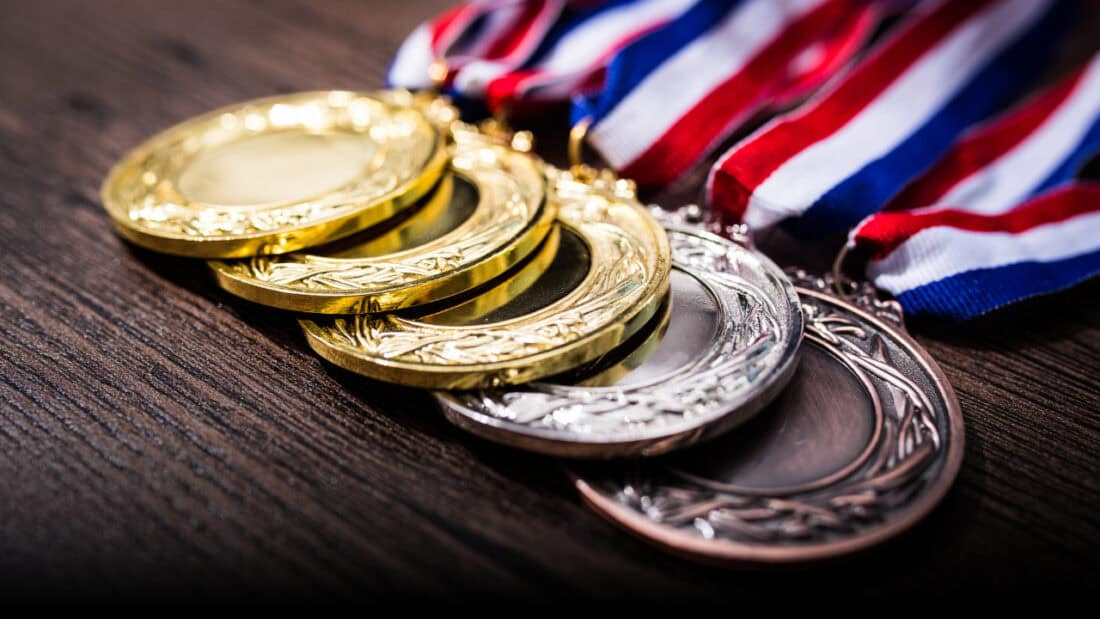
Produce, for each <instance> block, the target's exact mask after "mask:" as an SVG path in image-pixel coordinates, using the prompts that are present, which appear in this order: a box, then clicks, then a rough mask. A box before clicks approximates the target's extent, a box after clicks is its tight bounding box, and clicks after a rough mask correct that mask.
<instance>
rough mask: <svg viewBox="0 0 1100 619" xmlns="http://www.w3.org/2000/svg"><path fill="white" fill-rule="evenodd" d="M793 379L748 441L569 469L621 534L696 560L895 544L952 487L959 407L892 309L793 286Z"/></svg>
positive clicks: (733, 438) (822, 287)
mask: <svg viewBox="0 0 1100 619" xmlns="http://www.w3.org/2000/svg"><path fill="white" fill-rule="evenodd" d="M794 280H795V282H796V283H797V284H798V285H799V287H798V294H799V297H800V298H801V302H802V307H803V312H804V315H805V325H806V337H805V340H804V342H805V343H804V345H803V347H802V348H803V350H802V354H801V362H800V365H799V369H798V371H797V372H796V373H795V376H794V378H793V379H792V380H791V382H790V384H789V386H788V387H787V389H786V390H785V391H783V393H782V394H781V395H780V396H779V397H778V398H777V399H776V401H775V403H774V404H772V406H771V407H770V408H769V409H768V410H766V411H764V412H763V413H762V414H761V415H760V416H759V417H758V418H757V419H756V420H754V421H753V422H752V423H750V424H748V425H747V426H746V427H744V428H741V429H739V430H736V431H734V432H730V433H728V434H726V435H723V436H722V437H720V438H717V439H715V440H713V441H711V442H710V443H708V444H706V445H702V446H699V447H696V448H694V449H691V450H687V451H684V452H681V453H679V454H677V455H675V456H671V457H668V458H662V459H660V460H646V461H641V462H628V463H624V464H621V465H611V464H603V465H600V466H598V467H597V466H576V467H573V468H572V472H573V478H574V482H575V484H576V486H577V489H578V490H579V491H580V493H581V495H582V496H583V497H584V498H585V500H586V501H587V502H588V503H589V504H590V505H591V506H592V507H593V508H595V509H596V510H597V511H599V512H600V513H601V514H603V515H605V516H607V517H608V519H609V520H611V521H612V522H614V523H616V524H618V525H620V526H622V527H624V528H626V529H627V530H629V531H630V532H631V533H634V534H636V535H639V536H641V537H642V538H644V539H646V540H648V541H650V542H653V543H656V544H658V545H660V546H663V547H665V548H668V549H669V550H673V551H675V552H676V553H677V554H687V555H691V556H695V557H699V558H706V559H707V560H711V561H713V560H718V561H728V562H739V563H744V562H752V563H790V562H795V561H807V560H812V559H823V558H826V557H831V556H835V555H840V554H846V553H850V552H853V551H855V550H858V549H861V548H865V547H867V546H870V545H872V544H876V543H879V542H881V541H883V540H885V539H888V538H890V537H893V536H895V535H897V534H898V533H901V532H902V531H904V530H905V529H907V528H909V527H910V526H912V525H913V524H915V523H916V522H917V521H918V520H920V519H921V518H922V517H923V516H925V515H926V514H927V513H928V512H929V511H930V510H931V509H932V507H934V506H935V505H936V503H938V502H939V500H940V499H942V498H943V496H944V494H946V492H947V490H948V488H949V487H950V486H951V483H952V482H953V480H954V478H955V476H956V474H957V473H958V470H959V466H960V464H961V462H962V456H963V420H962V414H961V412H960V411H959V404H958V400H957V399H956V398H955V394H954V392H953V391H952V389H951V386H950V384H949V383H948V382H947V380H946V379H945V378H944V376H943V373H942V372H941V371H940V369H939V367H938V366H937V365H936V363H935V362H934V361H933V360H932V359H931V358H930V357H929V356H928V354H927V353H925V352H924V351H923V350H922V349H921V348H920V346H919V345H918V344H917V343H916V342H914V341H913V340H912V339H911V338H909V336H908V335H906V334H905V332H904V329H903V328H902V327H901V314H900V310H899V308H898V306H897V305H896V304H893V303H883V302H881V301H879V300H878V299H877V297H876V296H875V295H874V293H873V290H872V289H870V288H869V287H868V288H862V289H860V290H859V292H858V293H857V294H856V295H855V296H853V297H851V298H848V299H840V298H838V297H836V296H835V293H833V292H832V287H833V282H832V281H831V279H823V278H818V277H811V276H807V275H806V274H804V273H795V274H794Z"/></svg>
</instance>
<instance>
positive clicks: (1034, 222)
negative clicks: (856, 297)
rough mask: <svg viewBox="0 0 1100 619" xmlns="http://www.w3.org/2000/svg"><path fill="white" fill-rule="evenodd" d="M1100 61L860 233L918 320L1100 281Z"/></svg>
mask: <svg viewBox="0 0 1100 619" xmlns="http://www.w3.org/2000/svg"><path fill="white" fill-rule="evenodd" d="M1097 154H1100V55H1098V56H1097V57H1095V58H1094V59H1093V60H1092V62H1091V63H1089V65H1088V66H1086V67H1085V68H1083V69H1081V70H1079V71H1077V72H1076V73H1074V74H1073V75H1071V76H1070V77H1068V78H1067V79H1065V80H1064V81H1062V82H1060V83H1058V84H1056V85H1054V86H1052V87H1050V88H1048V89H1047V90H1045V91H1044V92H1042V93H1041V94H1039V95H1038V96H1036V97H1034V98H1032V99H1030V100H1029V101H1027V102H1025V103H1024V104H1022V105H1020V106H1018V107H1017V108H1015V109H1013V110H1011V111H1009V112H1007V113H1006V114H1004V115H1002V116H1001V117H999V118H997V119H995V120H993V121H991V122H989V123H986V124H983V125H981V126H978V127H975V128H974V129H972V130H971V131H969V132H968V133H967V134H966V135H965V136H964V137H963V138H962V139H960V140H959V142H958V143H957V144H955V146H954V147H953V148H952V149H951V150H950V151H949V152H948V153H947V154H946V155H945V156H944V157H943V158H942V159H941V160H940V161H939V162H937V163H936V165H934V166H933V167H932V168H930V169H929V170H928V171H927V172H925V173H924V174H922V175H921V176H920V177H919V178H917V179H916V180H915V181H914V182H913V183H911V184H910V185H909V186H908V187H907V188H906V189H905V190H904V191H903V192H901V193H899V194H898V195H897V196H896V197H895V198H894V199H892V200H891V201H890V202H889V203H888V204H887V206H886V209H885V210H884V211H883V212H881V213H877V214H875V215H872V216H870V217H868V218H867V219H866V220H864V221H863V223H861V224H860V225H859V226H858V227H857V228H856V229H855V230H854V231H853V232H852V234H851V242H850V243H851V245H852V246H854V247H860V248H864V249H865V250H867V251H868V252H870V261H869V263H868V269H867V271H868V275H869V276H870V277H871V278H872V279H873V281H874V282H875V284H876V285H877V286H879V287H880V288H882V289H884V290H887V291H889V292H891V293H893V294H894V295H895V296H896V297H897V298H898V300H899V301H900V302H901V303H902V306H903V307H904V308H905V309H906V310H907V311H909V312H911V313H914V314H933V315H939V316H946V317H951V318H956V319H967V318H972V317H974V316H978V315H980V314H984V313H986V312H988V311H990V310H993V309H996V308H997V307H1000V306H1002V305H1005V304H1007V303H1011V302H1013V301H1016V300H1019V299H1023V298H1026V297H1030V296H1034V295H1037V294H1043V293H1048V292H1053V291H1056V290H1059V289H1062V288H1065V287H1067V286H1070V285H1073V284H1075V283H1077V282H1079V281H1081V280H1083V279H1085V278H1088V277H1090V276H1092V275H1096V274H1097V273H1100V182H1095V181H1091V182H1090V181H1087V180H1079V179H1077V178H1075V175H1076V174H1078V173H1079V172H1080V170H1081V168H1082V167H1084V165H1085V164H1086V163H1087V162H1088V161H1089V159H1090V158H1091V157H1093V156H1096V155H1097Z"/></svg>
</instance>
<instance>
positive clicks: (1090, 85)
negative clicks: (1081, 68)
mask: <svg viewBox="0 0 1100 619" xmlns="http://www.w3.org/2000/svg"><path fill="white" fill-rule="evenodd" d="M1097 118H1100V56H1098V57H1097V59H1095V60H1093V61H1092V62H1091V63H1090V64H1089V67H1088V68H1087V69H1086V71H1085V73H1084V75H1082V76H1081V80H1080V81H1079V82H1078V83H1077V85H1076V86H1075V87H1074V89H1073V92H1072V93H1070V95H1069V98H1068V99H1067V100H1066V101H1063V102H1062V103H1061V105H1059V106H1058V108H1057V109H1055V110H1054V112H1053V113H1052V114H1051V116H1050V117H1049V118H1047V119H1046V120H1045V121H1043V123H1042V124H1041V125H1039V126H1038V127H1037V128H1036V129H1035V130H1034V131H1033V132H1032V133H1031V135H1029V136H1027V138H1025V139H1024V140H1023V141H1021V142H1020V143H1019V144H1018V145H1017V146H1016V147H1015V148H1013V149H1012V150H1010V151H1009V152H1008V153H1006V154H1004V155H1002V156H1001V157H1000V158H999V159H997V160H996V161H994V162H993V163H991V164H990V165H988V166H987V167H985V168H983V169H981V170H979V171H977V173H975V174H973V175H971V176H970V177H968V178H967V179H965V180H963V181H962V182H960V183H959V184H957V185H955V186H954V187H953V188H952V189H951V190H950V191H948V192H947V193H946V194H944V196H943V197H942V198H940V199H939V200H937V201H936V204H935V205H933V206H930V207H926V208H921V209H916V210H914V211H912V212H914V213H920V212H924V211H926V210H929V209H935V208H941V207H949V208H961V209H965V210H967V211H970V212H972V213H984V214H987V215H993V214H997V213H1003V212H1005V211H1008V210H1010V209H1012V208H1014V207H1016V206H1017V205H1019V204H1020V203H1021V202H1023V201H1024V200H1025V199H1026V198H1027V197H1028V196H1030V195H1031V193H1032V192H1034V191H1035V188H1036V187H1038V186H1039V184H1040V183H1042V182H1043V181H1044V180H1046V178H1047V177H1049V176H1050V175H1051V174H1052V173H1054V170H1055V169H1057V168H1058V166H1059V165H1061V164H1062V162H1063V161H1064V160H1065V158H1066V157H1067V156H1068V155H1069V154H1070V153H1071V152H1072V151H1073V149H1074V147H1076V146H1077V143H1078V142H1079V141H1080V140H1081V136H1083V135H1085V133H1086V132H1087V131H1088V129H1089V127H1090V126H1092V123H1093V122H1095V121H1096V119H1097Z"/></svg>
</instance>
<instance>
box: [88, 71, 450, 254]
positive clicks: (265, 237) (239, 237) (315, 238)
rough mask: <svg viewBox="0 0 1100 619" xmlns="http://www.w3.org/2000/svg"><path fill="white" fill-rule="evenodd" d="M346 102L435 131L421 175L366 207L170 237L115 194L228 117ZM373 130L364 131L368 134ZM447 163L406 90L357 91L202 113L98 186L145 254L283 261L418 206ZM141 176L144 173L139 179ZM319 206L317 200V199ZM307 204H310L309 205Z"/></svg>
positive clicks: (440, 139) (136, 153)
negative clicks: (362, 101)
mask: <svg viewBox="0 0 1100 619" xmlns="http://www.w3.org/2000/svg"><path fill="white" fill-rule="evenodd" d="M334 96H341V97H348V98H351V99H355V98H366V99H371V100H373V101H376V102H379V103H381V104H383V105H384V106H386V107H387V108H390V109H392V110H395V111H397V110H400V111H412V112H415V113H416V114H417V115H418V116H419V117H420V121H421V122H422V123H423V124H422V127H421V128H422V129H428V130H430V132H431V134H432V144H431V145H430V147H429V155H428V156H427V158H426V159H425V160H424V161H422V162H419V163H418V164H416V169H415V170H414V171H413V172H412V173H410V174H408V175H407V176H406V177H405V178H404V179H403V180H402V181H401V182H400V183H399V184H398V185H397V186H396V187H394V188H393V189H391V190H389V191H387V192H385V193H383V194H381V195H379V196H377V197H376V198H374V199H372V200H371V201H370V202H368V203H366V204H363V205H361V206H360V208H356V209H352V210H349V211H345V212H337V213H335V214H332V215H329V216H325V217H318V218H315V219H309V220H308V221H306V222H304V223H300V224H297V225H290V226H284V227H280V228H275V229H272V230H260V231H252V232H244V233H239V234H210V235H188V234H182V233H173V232H167V231H157V230H152V229H149V228H146V227H144V226H140V225H137V224H135V222H134V220H133V219H132V218H130V217H129V215H128V212H129V206H128V205H127V204H125V203H124V202H123V201H122V199H121V198H120V197H118V196H117V195H116V194H117V192H118V189H119V188H120V187H121V185H120V183H122V182H123V181H122V177H123V176H124V175H125V174H127V173H130V172H131V171H134V170H135V169H136V170H137V171H138V172H140V169H141V168H142V166H143V162H144V161H145V160H147V159H148V157H149V156H150V155H151V154H152V153H154V152H156V151H158V150H161V149H163V148H165V147H166V145H165V144H163V143H164V142H165V141H166V140H169V139H170V138H172V137H173V136H176V135H177V134H180V133H187V132H188V131H192V132H199V133H200V134H201V133H202V132H203V131H204V129H201V127H202V126H203V125H205V124H208V123H210V122H211V121H213V120H214V119H216V118H219V117H221V116H222V115H224V114H227V113H233V112H240V111H242V110H244V109H247V108H250V107H254V106H256V107H261V108H265V109H267V108H271V107H273V106H275V105H277V104H279V103H284V102H288V101H293V102H295V103H304V102H307V101H309V100H316V101H323V102H325V104H326V105H331V102H330V101H331V97H334ZM370 126H372V125H371V124H368V125H366V126H365V127H364V129H363V131H369V128H370ZM271 133H272V130H271V129H270V128H264V129H263V130H260V131H258V132H256V133H255V134H254V135H265V134H271ZM446 164H447V149H446V139H445V136H444V134H443V131H442V130H441V129H440V127H438V126H437V125H436V124H435V123H433V121H432V118H430V117H429V116H428V114H427V111H426V109H425V106H423V105H420V104H417V103H416V102H415V101H414V99H413V96H412V94H411V93H408V92H406V91H400V90H389V91H355V90H311V91H302V92H294V93H287V94H282V95H275V96H270V97H261V98H257V99H250V100H246V101H239V102H236V103H231V104H229V105H226V106H222V107H219V108H217V109H214V110H211V111H208V112H204V113H202V114H199V115H197V116H193V117H191V118H188V119H185V120H183V121H181V122H179V123H176V124H175V125H172V126H170V127H168V128H166V129H164V130H162V131H159V132H158V133H156V134H154V135H153V136H151V137H149V138H147V139H145V140H143V141H142V142H141V143H140V144H138V145H137V146H135V147H133V148H131V149H130V150H128V151H127V152H126V153H125V154H123V155H122V157H121V158H120V159H119V160H118V161H117V162H116V163H115V164H114V165H113V166H112V167H111V169H110V170H109V171H108V173H107V176H106V177H105V178H104V180H103V183H102V184H101V185H100V189H99V197H100V203H101V204H102V206H103V208H104V210H105V211H107V214H108V215H109V216H110V218H111V221H112V223H113V224H114V227H115V229H116V230H117V231H118V233H119V234H120V235H121V236H122V237H123V238H125V239H127V240H128V241H130V242H132V243H135V244H137V245H139V246H141V247H144V248H146V249H151V250H154V251H157V252H162V253H168V254H173V255H178V256H184V257H189V258H208V259H215V258H245V257H249V256H254V255H257V254H282V253H288V252H292V251H297V250H300V249H304V248H306V247H310V246H312V245H318V244H320V243H324V242H327V241H332V240H336V239H339V238H342V237H344V236H347V235H349V234H353V233H355V232H358V231H360V230H363V229H364V228H367V227H370V226H371V225H374V224H376V223H379V222H380V221H382V220H384V219H386V218H388V217H391V216H393V215H395V214H397V213H399V212H400V211H402V210H404V209H405V208H408V207H409V206H412V205H413V204H415V203H416V201H417V200H419V199H420V198H421V197H423V196H424V195H425V194H426V193H428V192H429V191H430V190H431V188H432V187H433V186H434V185H435V183H436V181H437V180H438V179H439V177H440V176H441V175H442V173H443V171H444V169H445V166H446ZM139 176H140V174H139ZM314 199H315V198H314ZM306 201H308V200H306ZM291 204H294V203H293V202H292V203H287V204H279V205H277V206H264V207H256V208H250V207H248V206H244V207H240V208H241V212H264V211H268V210H276V209H279V208H285V207H287V206H289V205H291ZM195 208H196V210H198V211H203V210H210V211H214V210H218V209H220V208H224V207H219V206H216V205H206V204H202V203H196V204H195Z"/></svg>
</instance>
